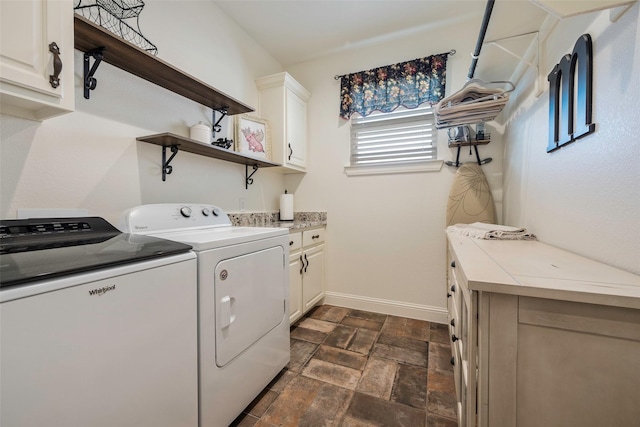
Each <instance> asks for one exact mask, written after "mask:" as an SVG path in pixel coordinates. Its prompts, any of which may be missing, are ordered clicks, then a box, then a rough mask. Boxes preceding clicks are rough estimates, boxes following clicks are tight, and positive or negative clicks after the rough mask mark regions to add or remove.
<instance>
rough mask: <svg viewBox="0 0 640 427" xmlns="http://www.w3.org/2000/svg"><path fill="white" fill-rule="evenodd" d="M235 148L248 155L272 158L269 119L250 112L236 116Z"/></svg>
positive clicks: (266, 158)
mask: <svg viewBox="0 0 640 427" xmlns="http://www.w3.org/2000/svg"><path fill="white" fill-rule="evenodd" d="M235 119H236V126H235V137H234V141H235V150H236V151H237V152H238V153H240V154H244V155H246V156H250V157H255V158H258V159H263V160H267V161H270V160H271V130H270V126H269V121H268V120H267V119H263V118H261V117H256V116H252V115H249V114H239V115H237V116H236V118H235Z"/></svg>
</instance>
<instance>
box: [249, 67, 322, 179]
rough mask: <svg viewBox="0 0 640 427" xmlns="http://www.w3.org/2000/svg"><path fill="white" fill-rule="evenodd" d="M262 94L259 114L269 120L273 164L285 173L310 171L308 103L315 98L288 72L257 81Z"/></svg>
mask: <svg viewBox="0 0 640 427" xmlns="http://www.w3.org/2000/svg"><path fill="white" fill-rule="evenodd" d="M256 85H257V87H258V90H259V92H260V101H259V107H258V111H259V115H260V117H262V118H265V119H268V120H269V126H270V128H271V152H272V159H271V160H272V161H274V162H276V163H281V164H282V166H283V171H284V172H306V170H307V161H308V158H307V152H308V149H307V102H308V101H309V98H310V97H311V94H310V93H309V91H307V90H306V89H305V88H304V87H302V85H301V84H300V83H298V82H297V81H296V80H295V79H294V78H293V77H291V76H290V75H289V74H288V73H278V74H274V75H271V76H266V77H262V78H259V79H257V80H256Z"/></svg>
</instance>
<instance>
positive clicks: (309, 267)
mask: <svg viewBox="0 0 640 427" xmlns="http://www.w3.org/2000/svg"><path fill="white" fill-rule="evenodd" d="M324 234H325V229H324V228H315V229H311V230H305V231H302V232H292V233H290V234H289V251H290V252H289V288H290V290H289V292H290V293H289V321H290V323H293V322H295V321H296V320H298V319H299V318H300V317H302V315H303V314H305V313H306V312H307V311H309V310H310V309H311V308H313V307H314V306H315V305H316V304H318V303H319V302H320V301H321V300H322V298H323V297H324V250H325V246H324Z"/></svg>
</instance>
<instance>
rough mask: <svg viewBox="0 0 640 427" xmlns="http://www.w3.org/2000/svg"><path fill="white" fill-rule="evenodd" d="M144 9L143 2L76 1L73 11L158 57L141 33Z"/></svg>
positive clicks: (152, 46)
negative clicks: (140, 18) (128, 20)
mask: <svg viewBox="0 0 640 427" xmlns="http://www.w3.org/2000/svg"><path fill="white" fill-rule="evenodd" d="M143 8H144V2H142V1H141V0H76V4H75V6H74V8H73V9H74V10H75V12H76V13H77V14H78V15H81V16H84V17H85V18H87V19H88V20H90V21H92V22H94V23H96V24H98V25H100V26H101V27H102V28H104V29H106V30H108V31H110V32H112V33H113V34H115V35H117V36H118V37H121V38H123V39H124V40H126V41H128V42H129V43H132V44H134V45H136V46H138V47H139V48H140V49H143V50H145V51H147V52H149V53H150V54H152V55H157V54H158V48H157V47H156V46H155V45H154V44H153V43H151V42H150V41H149V40H148V39H147V38H146V37H144V36H143V35H142V33H141V32H140V24H139V21H138V19H139V16H140V12H142V9H143ZM124 19H130V22H131V23H132V24H133V25H135V26H136V27H137V28H138V29H137V30H136V29H134V28H133V26H132V25H131V24H129V23H127V22H125V21H124ZM133 21H135V23H133Z"/></svg>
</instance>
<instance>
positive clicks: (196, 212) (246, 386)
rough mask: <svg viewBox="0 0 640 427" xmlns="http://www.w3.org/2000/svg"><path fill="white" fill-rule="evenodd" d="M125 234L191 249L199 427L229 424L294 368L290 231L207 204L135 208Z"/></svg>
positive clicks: (126, 222) (127, 216) (126, 218)
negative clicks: (239, 221) (247, 223)
mask: <svg viewBox="0 0 640 427" xmlns="http://www.w3.org/2000/svg"><path fill="white" fill-rule="evenodd" d="M121 228H122V229H123V231H126V232H130V233H139V234H146V235H152V236H156V237H161V238H163V239H168V240H174V241H177V242H182V243H186V244H188V245H191V246H192V247H193V250H194V251H195V253H196V255H197V260H198V344H199V358H198V359H199V360H198V363H199V413H200V426H201V427H218V426H220V427H226V426H228V425H229V424H230V423H231V422H232V421H233V420H234V419H235V418H236V417H237V416H238V415H239V414H240V413H241V412H242V410H243V409H244V408H245V407H246V406H247V405H248V404H249V403H251V401H252V400H253V399H254V398H255V397H256V396H257V395H258V394H259V393H260V392H261V391H262V390H263V389H264V387H265V386H266V385H267V384H268V383H269V382H270V381H271V380H272V379H273V378H274V377H275V376H276V375H277V374H278V373H279V372H280V371H281V370H282V369H283V368H284V367H285V366H286V365H287V363H289V358H290V352H289V301H288V296H289V273H288V271H289V262H288V259H289V239H288V233H289V232H288V230H287V229H286V228H274V227H270V228H268V227H234V226H232V225H231V221H230V220H229V217H228V215H227V214H226V213H225V212H224V211H223V210H222V209H220V208H218V207H216V206H212V205H204V204H156V205H143V206H138V207H135V208H133V209H130V210H128V211H127V212H125V214H124V216H123V221H122V223H121Z"/></svg>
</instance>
